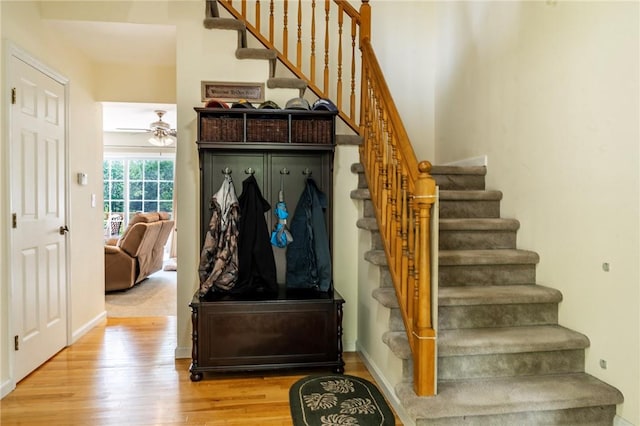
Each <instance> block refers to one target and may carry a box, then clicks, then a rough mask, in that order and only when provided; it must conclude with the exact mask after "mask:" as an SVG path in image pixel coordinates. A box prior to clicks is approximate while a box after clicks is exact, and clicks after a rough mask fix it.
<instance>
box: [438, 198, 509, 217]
mask: <svg viewBox="0 0 640 426" xmlns="http://www.w3.org/2000/svg"><path fill="white" fill-rule="evenodd" d="M440 217H441V218H442V219H462V218H499V217H500V201H497V200H496V201H494V200H480V201H475V200H442V199H441V200H440Z"/></svg>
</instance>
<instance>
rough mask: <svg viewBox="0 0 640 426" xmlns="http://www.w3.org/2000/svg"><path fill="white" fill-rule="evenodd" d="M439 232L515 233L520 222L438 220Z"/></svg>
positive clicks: (498, 219)
mask: <svg viewBox="0 0 640 426" xmlns="http://www.w3.org/2000/svg"><path fill="white" fill-rule="evenodd" d="M439 228H440V231H517V230H518V229H519V228H520V222H519V221H517V220H516V219H503V218H454V219H446V218H445V219H440V221H439Z"/></svg>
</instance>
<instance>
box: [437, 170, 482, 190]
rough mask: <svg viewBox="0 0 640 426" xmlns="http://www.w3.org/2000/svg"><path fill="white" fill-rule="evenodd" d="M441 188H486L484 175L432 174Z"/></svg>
mask: <svg viewBox="0 0 640 426" xmlns="http://www.w3.org/2000/svg"><path fill="white" fill-rule="evenodd" d="M431 176H433V178H434V179H435V181H436V185H438V186H439V187H440V190H451V191H460V190H480V191H483V190H484V176H481V175H436V174H434V175H431Z"/></svg>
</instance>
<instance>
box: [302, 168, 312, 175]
mask: <svg viewBox="0 0 640 426" xmlns="http://www.w3.org/2000/svg"><path fill="white" fill-rule="evenodd" d="M311 173H312V172H311V170H310V169H309V168H308V167H305V169H304V170H303V171H302V174H303V175H305V176H307V177H309V176H311Z"/></svg>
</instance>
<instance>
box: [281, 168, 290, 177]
mask: <svg viewBox="0 0 640 426" xmlns="http://www.w3.org/2000/svg"><path fill="white" fill-rule="evenodd" d="M280 174H281V175H288V174H289V169H287V168H286V167H285V168H283V169H282V170H280Z"/></svg>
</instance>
